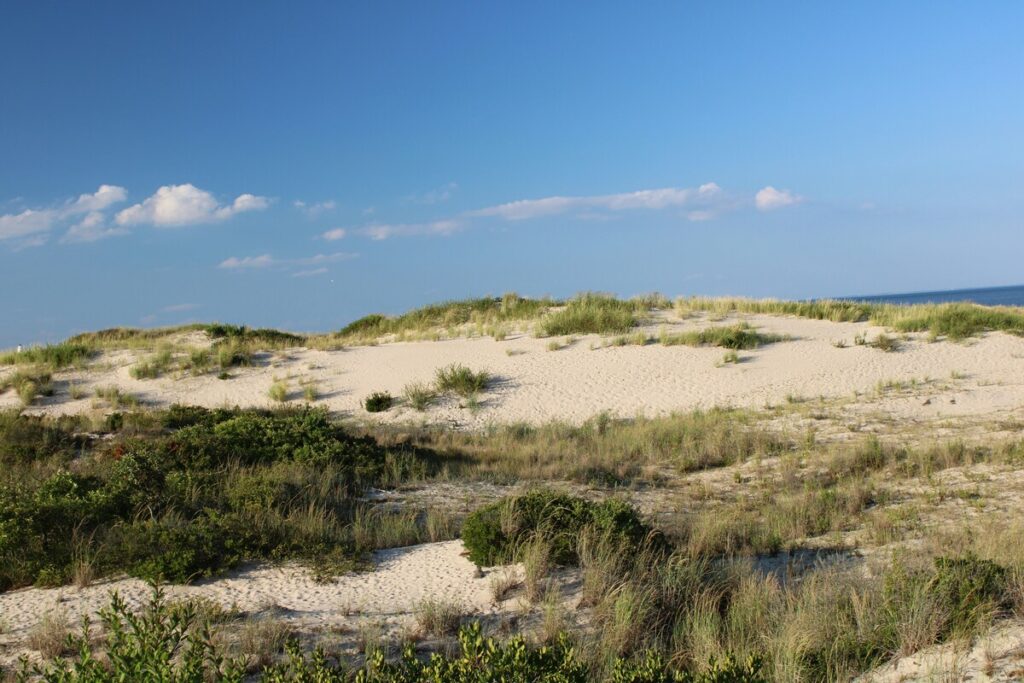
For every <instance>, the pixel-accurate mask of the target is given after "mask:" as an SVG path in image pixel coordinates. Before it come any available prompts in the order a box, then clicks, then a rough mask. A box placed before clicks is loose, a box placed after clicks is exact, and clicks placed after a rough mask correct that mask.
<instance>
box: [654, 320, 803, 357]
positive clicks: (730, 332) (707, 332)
mask: <svg viewBox="0 0 1024 683" xmlns="http://www.w3.org/2000/svg"><path fill="white" fill-rule="evenodd" d="M784 339H785V337H783V336H782V335H778V334H766V333H764V332H758V331H757V330H755V329H754V328H752V327H751V326H750V325H747V324H742V323H741V324H738V325H729V326H725V327H708V328H705V329H703V330H694V331H692V332H679V333H676V334H669V333H667V332H666V333H663V334H662V335H661V336H660V337H659V338H658V341H659V343H660V344H662V345H663V346H675V345H679V344H683V345H686V346H720V347H722V348H725V349H733V350H744V349H756V348H757V347H759V346H763V345H765V344H774V343H776V342H780V341H783V340H784Z"/></svg>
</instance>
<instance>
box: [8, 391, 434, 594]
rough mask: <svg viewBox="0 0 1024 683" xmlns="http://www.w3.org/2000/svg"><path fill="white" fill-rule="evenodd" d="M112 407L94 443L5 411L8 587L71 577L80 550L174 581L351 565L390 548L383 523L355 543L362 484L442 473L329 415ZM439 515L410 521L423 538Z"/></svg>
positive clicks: (110, 567)
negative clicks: (275, 567)
mask: <svg viewBox="0 0 1024 683" xmlns="http://www.w3.org/2000/svg"><path fill="white" fill-rule="evenodd" d="M114 415H117V416H119V417H120V419H119V420H116V421H111V422H110V424H108V425H107V428H108V429H109V430H110V431H111V433H110V435H109V438H106V439H94V438H90V437H88V436H85V435H82V434H81V433H80V429H81V426H82V424H81V421H80V420H78V419H76V418H60V419H46V418H40V417H31V416H24V415H18V414H17V413H16V412H13V411H11V412H6V413H0V590H7V589H9V588H17V587H21V586H28V585H32V584H39V585H61V584H66V583H69V582H71V581H72V580H74V578H75V575H76V572H78V573H80V572H79V569H80V566H81V562H82V558H83V557H88V561H89V567H90V571H91V572H92V573H93V575H94V576H95V577H97V578H98V577H102V576H105V575H109V574H110V573H114V572H127V573H129V574H132V575H135V576H140V577H144V578H147V579H153V580H162V581H174V582H182V581H189V580H192V579H194V578H196V577H200V576H209V575H213V574H215V573H217V572H219V571H221V570H222V569H225V568H227V567H231V566H234V565H235V564H236V563H237V562H239V561H241V560H254V559H286V558H295V559H307V560H315V561H316V562H317V563H318V564H319V565H321V566H323V567H328V565H330V566H334V567H341V566H343V565H346V563H347V566H351V565H353V564H354V563H356V562H357V561H358V560H359V558H360V557H361V556H362V554H364V553H367V552H371V551H373V550H375V549H377V548H378V547H380V544H381V543H384V544H390V543H392V542H393V541H392V539H390V538H389V537H387V536H386V535H385V534H384V533H383V530H384V529H387V528H390V527H389V525H388V524H384V523H383V522H382V523H380V524H378V525H377V526H378V527H379V530H380V531H378V532H377V533H370V534H363V537H362V538H360V539H359V540H358V543H357V540H356V538H355V530H354V528H353V526H352V524H351V522H352V521H353V518H354V516H355V514H356V513H355V511H356V509H357V498H358V497H359V496H361V495H362V493H363V492H364V491H365V489H366V487H368V486H384V485H388V486H393V485H397V484H399V483H401V482H402V481H406V480H409V479H414V478H423V477H425V476H427V475H428V474H429V473H430V472H433V471H434V470H435V463H436V460H435V456H434V455H433V454H432V453H431V452H429V451H426V450H425V449H417V448H413V447H408V446H396V447H390V448H385V447H383V446H381V445H379V444H378V443H377V441H375V440H374V439H372V438H369V437H359V436H354V435H351V434H349V433H348V432H347V431H346V430H345V429H343V428H342V427H340V426H338V425H335V424H333V423H331V421H330V420H329V419H328V417H327V413H326V412H325V411H323V410H312V409H304V410H292V411H284V410H282V411H278V412H271V411H251V410H250V411H241V410H237V409H236V410H227V409H217V410H207V409H204V408H195V407H181V406H176V407H173V408H172V409H170V410H168V411H166V412H160V413H156V414H154V415H152V416H151V417H150V419H149V420H148V421H142V420H139V419H137V418H136V417H135V416H134V415H133V414H122V413H115V414H114ZM121 429H123V430H125V433H121V432H119V431H118V430H121ZM128 432H130V433H128ZM72 469H73V470H74V471H71V470H72ZM375 519H376V518H375ZM430 519H431V517H430V516H429V515H427V517H426V519H422V520H421V519H420V518H419V517H418V516H415V515H414V517H413V521H412V525H413V526H414V527H415V529H414V532H415V533H414V535H415V540H416V541H419V540H421V539H425V538H427V537H428V536H429V534H430V533H431V532H430V530H429V529H427V528H426V527H427V526H428V525H429V522H430ZM435 522H436V520H435ZM390 526H394V525H390ZM435 526H436V523H435ZM433 533H435V534H436V535H438V536H439V537H442V536H446V535H447V533H449V532H445V531H443V530H441V529H434V531H433ZM399 540H402V539H399ZM328 568H329V567H328Z"/></svg>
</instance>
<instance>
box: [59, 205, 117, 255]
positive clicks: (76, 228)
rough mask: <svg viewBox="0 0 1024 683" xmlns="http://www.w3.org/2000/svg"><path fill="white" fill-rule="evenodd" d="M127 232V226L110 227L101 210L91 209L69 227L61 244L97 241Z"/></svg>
mask: <svg viewBox="0 0 1024 683" xmlns="http://www.w3.org/2000/svg"><path fill="white" fill-rule="evenodd" d="M83 196H84V195H83ZM126 234H128V230H127V229H125V228H118V227H109V226H107V225H105V220H104V216H103V214H102V213H101V212H100V211H90V212H89V213H87V214H85V217H84V218H83V219H82V220H81V221H79V222H78V223H75V224H74V225H72V226H71V227H70V228H68V231H67V232H66V233H64V236H63V237H62V238H61V239H60V241H61V244H69V243H74V242H96V241H97V240H102V239H106V238H108V237H117V236H118V235H126Z"/></svg>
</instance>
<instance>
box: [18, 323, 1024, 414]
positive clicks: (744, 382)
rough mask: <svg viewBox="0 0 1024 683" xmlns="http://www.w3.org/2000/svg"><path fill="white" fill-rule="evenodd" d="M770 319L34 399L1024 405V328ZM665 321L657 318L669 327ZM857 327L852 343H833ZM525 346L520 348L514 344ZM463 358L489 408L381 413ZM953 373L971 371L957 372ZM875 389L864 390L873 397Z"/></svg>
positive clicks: (620, 410)
mask: <svg viewBox="0 0 1024 683" xmlns="http://www.w3.org/2000/svg"><path fill="white" fill-rule="evenodd" d="M745 319H746V320H748V321H749V322H750V323H751V324H753V325H755V326H757V327H758V328H760V329H761V330H762V331H765V332H775V333H779V334H788V335H791V336H792V337H793V340H792V341H787V342H780V343H777V344H772V345H768V346H765V347H762V348H760V349H757V350H752V351H743V352H741V356H742V358H743V359H744V360H743V362H742V363H740V364H738V365H726V366H723V367H716V361H718V360H720V359H721V358H722V356H723V354H724V351H725V350H724V349H720V348H691V347H686V346H674V347H664V346H660V345H657V344H652V345H648V346H644V347H639V346H625V347H608V348H598V349H594V350H592V348H591V347H592V346H596V345H600V344H601V342H602V339H601V338H600V337H598V336H596V335H592V336H585V337H580V338H578V339H577V340H576V341H575V342H574V343H573V344H572V345H571V346H570V347H568V348H564V349H561V350H558V351H548V350H546V347H547V345H548V343H549V341H550V340H549V339H536V338H532V337H528V336H524V335H520V336H511V337H509V338H508V339H507V340H506V341H502V342H496V341H494V340H493V339H491V338H475V339H456V340H450V341H437V342H431V341H425V342H401V343H394V344H381V345H379V346H367V347H356V348H351V349H347V350H343V351H333V352H325V351H314V350H306V349H296V350H294V351H292V352H289V353H288V354H287V358H284V357H283V354H277V355H274V356H271V355H270V354H267V356H266V358H264V359H263V363H262V365H261V366H258V367H253V368H243V369H237V370H234V371H232V374H233V375H235V376H234V377H233V378H232V379H230V380H218V379H217V378H216V376H215V375H214V374H209V375H204V376H201V377H195V378H193V377H184V378H181V379H175V378H172V377H161V378H159V379H155V380H135V379H133V378H132V377H131V376H130V374H129V368H130V366H131V365H132V363H134V362H135V361H136V360H137V358H138V356H139V354H136V353H132V352H124V351H122V352H115V353H108V354H104V356H103V357H102V358H101V359H100V361H99V363H98V364H97V365H98V366H103V365H106V366H107V367H106V369H99V368H97V369H93V370H90V371H88V372H87V373H85V374H76V373H71V374H70V375H68V374H64V375H61V376H60V377H59V378H58V384H57V395H55V396H54V397H52V398H49V399H42V402H41V403H40V405H38V406H36V407H34V408H33V410H37V411H40V412H48V413H68V412H79V411H87V410H90V409H91V405H92V402H93V398H92V394H93V390H94V388H96V387H101V386H109V385H114V386H117V387H119V388H120V389H121V390H122V391H126V392H129V393H132V394H136V395H137V396H139V397H140V398H142V399H143V400H145V401H146V402H148V403H150V404H152V405H157V406H166V405H169V404H171V403H176V402H177V403H189V404H197V405H204V406H210V407H214V406H222V405H229V406H234V405H239V406H243V407H244V406H269V405H271V404H272V401H271V400H270V399H269V397H268V396H267V391H268V389H269V387H270V385H271V383H272V382H273V378H274V377H275V376H277V377H286V376H288V375H291V376H292V379H291V380H290V386H291V397H292V400H293V401H300V400H301V399H302V390H301V387H300V386H299V381H300V380H302V379H314V380H316V382H317V386H318V389H319V392H320V395H321V397H320V399H319V400H318V401H317V404H318V405H324V406H326V407H327V408H328V409H329V410H331V411H332V412H335V413H338V414H343V415H351V416H355V417H360V418H369V419H380V420H389V421H417V422H418V421H428V422H437V423H444V424H454V425H459V426H463V427H480V426H484V425H486V424H490V423H509V422H516V421H529V422H535V423H536V422H544V421H548V420H552V419H559V420H568V421H573V422H580V421H583V420H586V419H588V418H590V417H593V416H594V415H595V414H597V413H600V412H602V411H608V412H610V413H612V414H616V415H620V416H633V415H636V414H638V413H643V414H646V415H648V416H654V415H659V414H666V413H669V412H673V411H680V410H688V409H692V408H697V407H705V408H706V407H711V406H734V407H754V408H760V407H763V406H765V405H768V404H776V405H777V404H780V403H782V402H784V401H785V400H786V399H787V397H790V396H797V397H803V398H817V397H826V398H836V397H850V398H852V397H853V395H854V392H861V393H862V394H864V393H869V394H872V395H873V394H874V389H875V386H876V385H877V383H878V382H880V381H881V382H885V381H888V380H910V379H916V380H918V381H921V380H925V379H930V380H932V382H933V383H936V382H941V383H942V385H943V387H942V389H943V392H942V395H941V396H940V397H937V399H936V400H933V401H931V402H930V403H929V404H927V405H925V404H924V402H923V400H921V398H920V397H919V396H917V395H906V394H903V395H900V396H893V397H887V398H885V399H884V400H882V401H881V402H879V401H878V398H877V397H872V398H870V400H871V401H872V402H873V404H875V407H877V408H879V409H881V410H883V411H885V412H886V413H889V414H891V415H893V416H896V417H911V418H926V419H931V418H936V417H944V416H963V415H990V414H992V415H995V414H999V413H1007V412H1010V411H1015V410H1018V409H1020V408H1021V407H1022V406H1024V360H1022V359H1024V338H1020V337H1015V336H1011V335H1008V334H1003V333H991V334H987V335H985V336H983V337H981V338H976V339H972V340H969V341H967V342H964V343H953V342H938V343H929V342H927V341H926V340H925V339H923V338H921V337H920V335H918V338H915V339H913V340H911V341H909V342H904V343H903V345H902V348H901V349H900V350H899V351H898V352H894V353H886V352H884V351H880V350H878V349H874V348H870V347H867V346H855V345H854V344H853V339H854V336H855V335H857V334H865V333H866V334H867V335H868V338H869V339H872V338H874V337H875V336H876V335H877V334H878V333H879V332H881V331H882V330H880V329H879V328H874V327H871V326H869V325H868V324H866V323H832V322H828V321H816V320H806V319H800V318H784V317H770V316H750V317H747V318H745ZM728 322H732V321H718V322H712V321H709V320H707V319H696V320H694V319H691V320H688V321H682V322H679V321H674V322H671V323H670V324H669V325H668V329H669V331H670V332H672V331H679V330H683V329H698V328H703V327H707V326H709V325H713V324H727V323H728ZM658 329H659V327H654V328H651V331H652V332H655V333H656V332H657V330H658ZM837 340H843V341H845V342H846V344H847V348H836V347H835V346H833V342H834V341H837ZM507 351H512V352H521V353H515V355H509V354H507V353H506V352H507ZM450 363H463V364H465V365H467V366H469V367H470V368H472V369H475V370H488V371H489V372H491V373H492V374H493V375H495V376H496V377H497V378H498V379H497V381H496V383H495V385H494V386H493V387H492V388H491V389H490V390H488V391H487V392H486V393H485V394H484V395H483V396H482V401H481V406H480V409H479V410H478V411H476V412H475V413H474V412H471V411H470V410H468V409H466V408H464V407H460V405H459V401H458V400H455V399H452V398H445V399H443V400H441V401H439V402H438V403H436V404H435V405H434V406H432V407H431V408H430V409H428V410H427V412H426V413H418V412H415V411H413V410H412V409H411V408H408V407H404V406H402V405H399V406H397V407H396V408H393V409H392V410H390V411H388V412H387V413H383V414H378V415H376V416H370V415H369V414H368V413H366V412H365V411H364V410H362V408H361V401H362V399H363V398H365V397H366V396H367V395H368V394H370V393H372V392H374V391H389V392H391V393H392V394H393V395H395V396H396V397H397V396H400V394H401V392H402V388H403V387H404V386H405V385H406V384H408V383H409V382H414V381H419V382H430V381H432V380H433V377H434V373H435V371H436V369H437V368H440V367H442V366H445V365H447V364H450ZM953 372H957V373H963V374H964V375H966V377H965V378H963V379H951V374H952V373H953ZM68 377H71V378H74V380H75V381H76V382H77V383H78V384H79V385H80V386H81V388H83V389H84V390H85V391H86V397H85V398H82V399H79V400H77V401H75V400H71V399H70V397H69V396H68V395H67V388H66V384H65V383H63V381H62V380H64V379H66V378H68ZM862 399H864V397H862ZM17 404H18V399H17V396H16V395H15V394H14V392H7V393H6V394H4V395H0V408H2V407H5V406H14V405H17Z"/></svg>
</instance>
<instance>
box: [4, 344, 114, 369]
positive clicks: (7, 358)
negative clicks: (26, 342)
mask: <svg viewBox="0 0 1024 683" xmlns="http://www.w3.org/2000/svg"><path fill="white" fill-rule="evenodd" d="M93 353H94V351H93V348H92V347H91V346H87V345H86V344H81V343H73V342H63V343H61V344H48V345H46V346H31V347H29V348H27V349H22V350H21V351H20V352H19V351H8V352H6V353H3V354H0V365H24V364H38V365H46V366H48V367H50V368H53V369H54V370H59V369H61V368H65V367H67V366H69V365H74V364H76V363H79V362H82V361H85V360H87V359H88V358H89V357H90V356H92V355H93Z"/></svg>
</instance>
